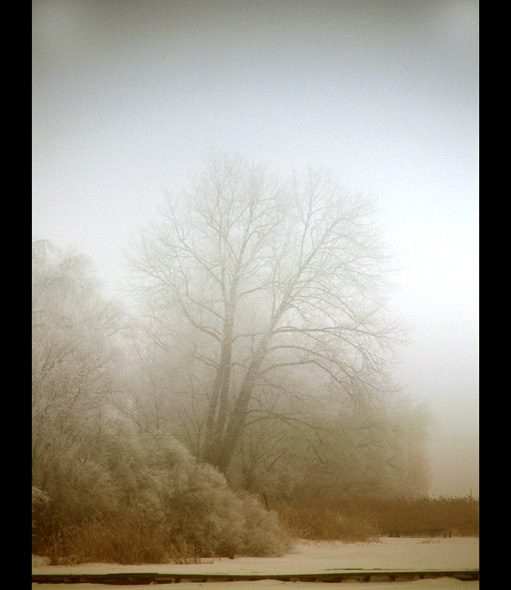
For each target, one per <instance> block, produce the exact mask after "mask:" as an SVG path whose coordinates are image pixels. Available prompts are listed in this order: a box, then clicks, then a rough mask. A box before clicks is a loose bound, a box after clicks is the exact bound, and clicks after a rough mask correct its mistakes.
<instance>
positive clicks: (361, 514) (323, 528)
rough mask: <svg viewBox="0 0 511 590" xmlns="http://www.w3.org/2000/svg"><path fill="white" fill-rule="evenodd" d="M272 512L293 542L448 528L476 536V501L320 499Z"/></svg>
mask: <svg viewBox="0 0 511 590" xmlns="http://www.w3.org/2000/svg"><path fill="white" fill-rule="evenodd" d="M274 509H275V510H276V511H277V513H278V515H279V518H280V520H281V522H282V523H283V525H284V526H285V527H286V529H287V530H288V531H289V532H290V534H292V535H293V536H294V537H298V538H303V539H310V540H341V541H344V542H357V541H374V540H375V539H377V538H378V537H379V536H380V535H383V534H387V533H388V532H389V531H404V532H413V531H423V532H424V531H427V530H428V529H429V530H431V529H448V530H450V531H452V534H453V535H455V536H476V537H477V536H479V501H478V500H474V499H472V498H468V497H467V498H451V497H440V498H429V497H419V498H413V499H410V498H392V499H381V498H345V499H334V498H322V499H309V500H303V501H301V502H297V501H294V502H278V503H276V504H275V506H274Z"/></svg>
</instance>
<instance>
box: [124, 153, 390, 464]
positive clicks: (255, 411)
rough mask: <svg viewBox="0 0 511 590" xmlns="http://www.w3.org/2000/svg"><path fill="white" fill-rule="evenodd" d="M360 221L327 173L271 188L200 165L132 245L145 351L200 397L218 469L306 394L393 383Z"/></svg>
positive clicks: (257, 174)
mask: <svg viewBox="0 0 511 590" xmlns="http://www.w3.org/2000/svg"><path fill="white" fill-rule="evenodd" d="M373 212H374V203H373V202H372V200H370V199H368V198H366V197H362V196H360V195H354V194H351V193H349V192H347V191H346V190H344V189H343V188H342V187H341V186H340V185H339V184H338V182H337V181H336V180H335V179H334V178H333V177H332V176H330V175H328V174H323V173H316V172H312V171H310V172H308V173H307V174H305V175H304V176H302V177H298V176H295V177H293V178H291V179H290V180H288V181H286V182H282V181H280V180H279V179H278V178H277V177H276V176H275V175H273V174H271V173H269V172H268V171H267V170H266V169H264V168H262V167H258V166H254V165H249V164H247V163H245V162H244V161H243V160H242V159H240V158H234V159H229V158H224V157H217V156H212V157H210V159H209V161H208V163H207V166H206V168H205V171H204V173H203V174H202V175H200V176H198V177H197V178H195V179H194V181H193V182H192V184H191V188H190V190H189V191H187V192H185V193H184V194H183V195H181V198H176V197H174V196H167V199H166V202H165V204H164V206H163V207H162V208H161V210H160V213H159V217H158V218H157V219H156V221H155V222H154V224H153V225H152V226H151V227H150V228H149V229H147V230H146V231H144V232H143V233H141V235H140V237H139V239H138V240H137V241H136V242H135V243H134V245H133V247H134V255H133V256H132V263H133V267H134V270H135V271H136V273H137V282H136V283H135V285H136V287H137V288H138V289H139V291H140V292H141V294H142V295H143V297H144V300H145V303H146V305H147V310H148V311H149V313H150V315H151V317H152V319H153V326H154V328H155V329H154V331H153V335H154V342H155V343H156V344H157V345H158V346H161V347H162V348H165V347H166V349H167V351H168V352H167V354H168V356H169V364H170V365H174V366H176V363H175V360H173V357H174V358H175V357H176V356H177V357H179V358H181V359H182V360H183V362H181V363H179V366H176V374H177V377H178V379H180V380H181V381H180V382H181V383H182V384H183V385H182V390H183V391H184V390H185V389H186V385H185V383H189V385H188V387H190V388H191V389H190V390H192V389H193V391H194V392H195V393H197V392H200V393H202V396H203V397H202V399H203V404H202V406H200V409H201V411H200V412H199V413H198V414H196V415H195V423H196V425H197V435H198V436H199V438H200V445H199V446H200V451H199V452H200V456H201V458H202V459H205V460H207V461H208V462H210V463H212V464H213V465H215V466H217V467H218V468H219V469H220V470H221V471H223V472H226V471H227V469H228V467H229V465H230V463H231V460H232V457H233V454H234V452H235V450H236V448H237V446H238V444H239V442H240V440H241V437H242V436H243V434H244V432H245V430H246V428H247V426H248V425H250V424H253V423H254V422H255V421H257V419H258V417H262V415H263V414H264V413H268V412H271V413H273V414H274V415H275V414H277V415H279V414H280V415H281V416H284V415H285V414H286V413H290V412H292V409H293V407H298V406H299V405H300V404H301V403H302V402H303V401H304V399H305V396H306V394H311V392H316V394H318V392H319V395H326V394H329V395H332V394H335V395H338V396H348V397H349V398H350V399H352V400H353V401H354V402H356V403H358V402H360V403H362V402H364V401H369V400H371V399H373V398H374V397H377V396H379V395H381V394H383V393H384V392H385V391H387V390H389V389H390V388H392V380H391V379H390V378H389V375H390V371H389V361H390V360H391V356H392V354H391V353H392V344H393V342H395V340H396V339H397V338H398V337H399V330H398V328H397V326H396V323H395V322H394V321H393V319H392V318H390V317H389V316H388V315H387V312H386V309H385V300H386V295H387V288H388V283H387V275H388V273H387V270H386V268H387V262H388V260H387V256H386V253H385V251H384V248H383V246H382V244H381V243H380V241H379V234H378V231H377V229H376V227H375V225H374V223H373V222H372V214H373ZM185 360H186V362H184V361H185ZM190 384H191V385H190ZM293 397H294V398H295V399H296V400H297V402H296V403H297V405H296V406H293ZM268 400H271V401H270V402H269V401H268ZM198 407H199V406H198Z"/></svg>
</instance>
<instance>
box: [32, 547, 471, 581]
mask: <svg viewBox="0 0 511 590" xmlns="http://www.w3.org/2000/svg"><path fill="white" fill-rule="evenodd" d="M477 568H479V539H477V538H472V537H455V538H451V539H443V538H441V539H417V538H414V539H412V538H382V539H381V540H380V541H379V542H376V543H349V544H345V543H339V542H334V543H326V542H321V543H316V542H300V543H297V544H296V546H295V548H294V549H293V551H292V552H291V553H289V554H287V555H284V556H282V557H265V558H260V557H239V558H236V559H218V560H204V561H203V563H200V564H193V565H176V564H161V565H154V564H148V565H134V566H121V565H117V564H103V563H101V564H83V565H73V566H49V565H45V564H44V561H43V560H42V559H41V558H33V560H32V572H33V573H34V574H45V573H53V574H66V573H67V574H71V573H73V574H81V573H87V574H104V573H118V572H157V573H173V574H179V573H181V574H187V573H200V574H299V573H332V572H335V571H338V570H343V569H367V570H371V569H390V570H392V569H396V570H398V569H404V570H463V569H477ZM375 583H376V584H377V586H376V588H377V590H456V589H458V588H464V589H465V590H477V589H478V588H479V582H463V581H460V580H456V579H454V578H438V579H433V580H431V579H426V580H417V581H411V582H406V581H405V582H375ZM181 584H182V586H180V587H182V588H183V589H187V590H192V589H193V590H195V589H196V588H203V589H205V590H222V589H223V588H227V589H228V590H277V589H278V590H305V589H309V590H318V589H319V588H325V587H326V586H325V585H324V583H322V582H281V581H277V580H261V581H257V582H238V581H233V582H201V583H200V582H187V581H185V580H183V581H182V582H181ZM56 587H57V586H56V585H54V584H32V588H33V590H55V588H56ZM58 587H59V588H61V589H64V590H65V588H67V585H66V586H62V585H59V586H58ZM128 587H129V586H112V585H106V584H105V585H104V584H88V583H83V584H82V583H78V584H72V585H70V586H69V589H70V590H71V589H72V590H107V589H109V590H121V589H122V590H126V589H127V588H128ZM131 587H132V588H137V589H138V590H154V588H155V585H149V584H148V585H137V586H131ZM156 587H157V588H159V589H161V590H165V589H167V588H175V585H174V584H166V583H165V584H157V586H156ZM336 587H339V588H342V589H344V590H350V589H355V588H357V589H358V590H360V582H346V581H345V582H338V583H329V584H328V588H336Z"/></svg>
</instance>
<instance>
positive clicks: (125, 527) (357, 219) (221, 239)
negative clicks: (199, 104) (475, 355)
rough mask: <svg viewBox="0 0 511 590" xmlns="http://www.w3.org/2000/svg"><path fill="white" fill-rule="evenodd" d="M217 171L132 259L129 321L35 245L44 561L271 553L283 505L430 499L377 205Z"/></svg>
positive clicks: (240, 169) (93, 284)
mask: <svg viewBox="0 0 511 590" xmlns="http://www.w3.org/2000/svg"><path fill="white" fill-rule="evenodd" d="M211 166H212V167H210V168H209V169H208V170H207V171H206V174H205V175H204V176H202V177H199V178H198V179H197V180H196V182H195V183H194V184H193V186H192V189H191V192H190V193H188V194H186V195H185V197H186V198H185V199H183V200H181V201H177V200H176V201H170V200H169V201H168V202H167V203H166V207H165V208H164V209H162V212H161V217H160V218H159V219H158V220H157V221H156V222H155V224H154V225H153V227H152V228H151V229H150V231H148V232H146V233H144V234H142V235H141V237H140V240H139V241H138V242H136V243H135V244H134V245H133V251H134V252H135V254H134V257H133V259H132V265H133V270H134V274H133V282H132V284H131V296H132V297H135V299H133V302H136V308H135V307H133V308H130V311H129V312H128V311H127V309H125V308H124V307H123V305H121V304H120V303H119V302H117V301H114V300H112V299H110V298H106V297H105V296H104V295H103V292H102V289H101V285H100V284H98V282H97V280H96V277H95V273H94V267H93V264H92V261H91V260H89V259H88V258H87V257H85V256H83V255H81V254H77V253H72V252H62V251H59V250H58V249H57V248H55V247H54V246H53V245H52V244H51V243H49V242H47V241H37V242H35V243H34V244H33V248H32V318H33V321H32V326H33V328H32V350H33V353H32V354H33V360H32V412H33V414H32V429H33V436H32V482H33V486H34V489H33V492H34V495H33V546H34V551H35V552H39V553H41V554H44V555H50V556H51V557H52V559H54V561H57V560H58V559H67V560H72V559H77V560H81V561H84V560H94V561H118V562H121V563H135V562H141V561H146V562H151V561H166V560H175V561H178V560H188V559H197V557H199V556H214V555H220V556H232V555H269V554H278V553H280V552H282V551H285V550H286V548H287V547H288V546H289V537H290V535H289V531H288V529H289V530H291V531H292V534H295V532H296V529H295V527H294V525H293V526H291V527H289V526H287V525H285V526H282V523H283V522H284V523H285V522H287V524H289V519H288V520H287V521H286V516H285V514H284V511H283V510H282V509H280V508H279V510H278V512H279V514H280V520H279V518H278V516H277V512H276V507H277V506H285V505H288V506H291V505H296V503H298V504H301V505H303V506H305V505H306V504H307V502H309V501H314V502H318V503H319V504H318V505H320V504H321V502H322V501H323V500H325V499H328V498H336V499H337V500H341V499H343V498H347V497H360V498H364V497H379V498H392V497H396V496H405V497H412V496H414V495H417V494H424V493H426V492H427V488H428V483H429V467H428V457H427V453H426V441H427V436H428V424H427V414H426V412H425V411H424V409H423V408H420V407H412V406H410V405H409V404H407V403H406V401H405V399H404V398H403V397H401V396H400V394H399V393H398V390H397V388H396V387H395V386H394V384H393V382H392V379H391V375H390V367H391V358H392V350H391V349H392V346H391V345H392V342H393V341H394V340H395V339H398V328H397V326H396V324H395V323H394V322H393V321H392V320H389V319H388V318H387V316H386V314H385V312H384V306H383V301H384V297H383V296H382V294H381V289H382V287H383V282H382V277H384V276H385V273H384V272H383V270H382V263H383V262H384V261H385V259H386V258H385V256H383V255H382V252H381V249H380V247H379V242H378V240H377V239H376V238H375V235H374V234H373V233H372V232H373V230H372V229H371V227H372V226H371V225H370V224H369V222H368V221H367V215H368V213H369V212H370V209H371V207H370V203H368V202H366V201H364V200H360V199H358V198H355V197H353V196H352V195H349V194H345V193H344V192H343V191H341V190H340V189H339V187H338V185H337V184H336V183H335V182H333V181H332V180H331V179H330V178H328V177H327V178H325V177H322V176H318V175H314V174H310V175H309V176H308V177H306V178H305V180H303V181H300V182H299V181H297V180H296V179H293V180H292V182H288V183H284V184H282V183H280V182H277V181H276V180H275V178H274V177H273V176H271V175H268V174H267V173H266V172H264V171H262V170H261V169H259V168H257V167H250V166H248V167H247V166H246V165H244V164H243V163H241V162H239V161H237V160H236V161H231V162H226V161H223V160H217V159H213V161H212V164H211ZM284 246H285V247H284ZM134 309H136V312H135V311H134ZM135 313H136V315H135ZM264 498H266V499H267V500H268V499H270V500H271V502H270V505H269V508H270V510H268V509H267V506H266V505H265V502H264ZM345 524H346V523H345ZM357 526H358V525H357ZM372 526H373V525H372V524H371V526H370V527H369V529H368V530H367V535H369V536H371V534H372V532H371V531H372V530H373V529H372V528H371V527H372ZM286 527H287V528H286ZM359 529H360V526H359ZM360 530H362V529H360ZM286 531H287V532H286ZM359 532H360V531H359ZM365 534H366V533H364V535H365ZM291 536H292V535H291ZM346 538H348V535H347V536H346Z"/></svg>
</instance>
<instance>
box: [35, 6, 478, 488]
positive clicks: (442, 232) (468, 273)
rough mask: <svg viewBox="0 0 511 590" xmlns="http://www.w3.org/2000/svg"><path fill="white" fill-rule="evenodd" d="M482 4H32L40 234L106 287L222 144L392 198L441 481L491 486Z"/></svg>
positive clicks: (404, 367) (405, 305) (415, 362)
mask: <svg viewBox="0 0 511 590" xmlns="http://www.w3.org/2000/svg"><path fill="white" fill-rule="evenodd" d="M478 15H479V9H478V2H477V1H474V0H321V1H320V0H289V1H287V0H271V1H267V0H255V1H254V0H247V1H244V0H238V1H223V0H207V1H206V0H205V1H197V0H168V1H159V0H153V1H151V2H144V1H143V0H138V1H136V0H118V1H115V0H110V1H107V0H103V1H100V0H33V213H32V215H33V237H34V239H39V238H45V239H49V240H51V241H53V242H54V243H56V244H57V245H60V246H62V247H67V246H74V247H75V248H76V249H77V250H78V251H80V252H83V253H86V254H88V255H90V256H91V257H92V258H93V259H94V261H95V263H96V265H97V267H98V271H99V273H100V275H101V276H102V278H103V279H104V281H105V284H106V286H107V287H108V289H109V290H110V291H112V292H115V291H116V288H117V285H118V284H119V281H120V279H121V278H122V277H123V275H124V273H125V266H124V258H123V250H125V249H126V248H127V243H128V239H129V237H130V236H131V235H133V234H134V233H135V232H136V231H137V229H138V228H141V227H144V226H146V225H147V222H148V221H149V219H150V218H151V217H152V216H153V215H154V213H155V211H156V208H157V206H158V205H159V204H160V203H161V200H162V198H163V191H164V190H165V189H168V190H179V188H180V187H182V186H183V185H184V184H185V183H186V181H187V179H188V178H189V176H190V175H191V174H193V173H195V172H196V171H198V170H199V168H200V166H201V159H202V157H203V156H204V155H205V154H206V152H207V151H208V150H209V149H210V148H212V147H214V148H219V149H222V150H227V151H239V152H241V153H242V154H244V155H245V156H247V157H248V158H252V159H255V160H257V161H261V162H265V163H267V164H268V165H269V166H270V167H272V168H276V169H279V170H280V171H281V172H282V173H283V174H286V173H287V172H290V171H292V170H293V169H296V170H298V171H300V170H303V169H304V168H306V167H308V166H313V167H321V168H330V169H333V171H334V172H335V173H336V174H337V176H338V177H339V178H341V179H342V181H343V182H344V183H345V185H346V186H347V187H348V188H350V189H352V190H354V191H362V192H370V193H371V194H374V195H376V197H377V198H378V202H379V208H380V218H381V221H382V224H383V228H384V231H385V237H386V239H387V241H388V242H389V243H390V246H391V249H392V251H393V252H394V255H395V258H396V263H397V264H398V265H399V266H400V268H401V269H402V270H401V273H400V277H399V283H400V288H399V291H398V292H397V293H396V295H395V297H394V300H393V305H394V307H395V309H396V311H398V312H399V314H400V315H401V316H402V317H403V319H404V320H405V322H407V323H408V324H409V325H410V326H411V328H412V333H411V337H412V343H411V345H410V346H409V347H408V348H407V349H406V350H405V351H403V354H402V362H401V368H400V371H399V377H400V378H401V379H402V380H403V381H404V382H405V385H406V388H407V391H408V392H409V393H410V395H411V396H412V398H413V399H417V400H428V401H429V405H430V410H431V412H432V415H433V417H434V419H435V421H436V422H435V425H434V428H433V439H434V440H433V445H432V454H433V459H434V464H433V468H434V469H435V478H434V481H433V486H432V490H431V492H432V493H437V494H468V493H469V491H470V490H471V489H472V492H473V493H474V494H475V493H478V486H479V479H478V459H477V456H478V305H479V300H478V283H479V277H478V264H479V263H478V250H479V244H478V230H479V212H478V203H479V194H478V192H479V187H478V175H479V171H478V158H479V149H478V148H479V144H478V141H479V138H478V125H479V118H478V108H479V101H478V93H479V88H478V71H479V64H478V27H479V22H478V18H479V17H478Z"/></svg>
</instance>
